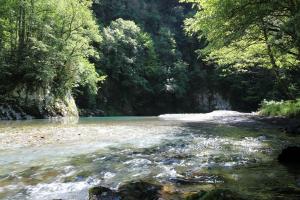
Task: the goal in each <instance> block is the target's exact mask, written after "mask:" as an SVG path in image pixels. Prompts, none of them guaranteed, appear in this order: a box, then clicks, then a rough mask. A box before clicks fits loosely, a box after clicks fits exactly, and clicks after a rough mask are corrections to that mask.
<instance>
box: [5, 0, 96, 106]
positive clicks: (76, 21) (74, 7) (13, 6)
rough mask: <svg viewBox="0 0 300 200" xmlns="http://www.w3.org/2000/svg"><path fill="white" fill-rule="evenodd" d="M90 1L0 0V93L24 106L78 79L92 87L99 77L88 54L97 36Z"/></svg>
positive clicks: (62, 92)
mask: <svg viewBox="0 0 300 200" xmlns="http://www.w3.org/2000/svg"><path fill="white" fill-rule="evenodd" d="M91 3H92V2H91V1H89V0H85V1H74V0H64V1H60V0H38V1H37V0H1V7H0V71H1V73H0V79H1V84H0V95H1V97H2V98H4V97H6V98H8V97H11V98H17V100H14V101H15V102H14V103H19V104H22V105H26V106H27V105H28V104H40V103H41V104H43V102H44V104H45V105H43V106H44V107H47V106H48V105H49V104H52V103H55V102H56V100H57V99H64V97H65V96H66V95H67V94H70V93H71V91H72V89H73V88H74V87H77V85H78V84H80V85H86V86H88V87H89V88H90V89H91V91H92V92H96V91H97V87H98V86H97V82H98V81H99V79H100V77H99V75H98V74H97V73H96V71H95V67H94V65H93V64H92V63H90V61H89V58H90V57H91V56H95V55H97V53H96V52H95V51H94V48H93V47H92V46H91V44H92V43H94V42H99V41H100V39H101V37H100V34H99V31H98V26H97V24H96V22H95V20H94V17H93V15H92V12H91V11H90V7H91ZM16 101H17V102H16ZM39 101H42V102H39ZM46 101H47V102H46ZM43 109H45V108H42V110H43ZM41 112H43V111H41Z"/></svg>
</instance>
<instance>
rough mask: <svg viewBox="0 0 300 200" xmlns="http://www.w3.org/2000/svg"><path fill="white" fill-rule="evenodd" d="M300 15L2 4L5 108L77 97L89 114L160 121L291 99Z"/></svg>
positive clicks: (279, 4)
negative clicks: (100, 112) (164, 115)
mask: <svg viewBox="0 0 300 200" xmlns="http://www.w3.org/2000/svg"><path fill="white" fill-rule="evenodd" d="M299 7H300V3H299V1H298V0H291V1H279V0H271V1H260V0H255V1H253V0H251V1H250V0H242V1H235V0H205V1H204V0H181V1H180V2H179V1H178V0H150V1H149V0H134V1H132V0H97V1H92V0H84V1H82V0H64V1H59V0H49V1H46V0H1V6H0V70H1V73H0V78H1V83H0V98H1V102H2V103H3V102H9V103H10V104H12V103H13V104H19V105H21V106H22V107H30V108H29V110H30V109H32V105H35V104H38V105H39V112H43V111H44V110H47V109H46V107H48V108H49V104H50V105H56V104H55V103H56V102H57V99H61V100H62V102H64V101H66V100H65V99H66V97H70V96H71V95H72V96H74V97H75V100H76V103H77V106H78V107H79V108H80V109H83V110H95V109H100V110H103V111H104V112H105V113H106V114H109V115H112V114H113V115H116V114H127V115H128V114H130V115H155V114H160V113H167V112H202V111H209V110H213V109H216V108H230V107H231V108H232V109H235V110H243V111H250V110H256V109H257V108H258V107H259V105H260V103H261V102H262V101H263V100H264V99H267V100H293V99H296V98H297V97H299V92H300V90H299V87H300V80H299V78H298V77H299V75H300V70H299V62H300V24H299V22H300V19H299V16H300V13H299ZM104 78H105V81H104ZM99 87H101V89H100V90H98V89H99ZM229 104H230V106H229ZM29 105H31V106H29ZM0 106H1V105H0ZM40 107H42V108H40ZM50 107H51V106H50Z"/></svg>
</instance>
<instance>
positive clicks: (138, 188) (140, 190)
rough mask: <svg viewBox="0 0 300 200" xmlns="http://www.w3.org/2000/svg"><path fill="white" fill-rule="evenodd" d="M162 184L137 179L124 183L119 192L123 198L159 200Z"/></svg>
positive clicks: (127, 199) (128, 199)
mask: <svg viewBox="0 0 300 200" xmlns="http://www.w3.org/2000/svg"><path fill="white" fill-rule="evenodd" d="M161 189H162V186H160V185H155V184H152V183H148V182H144V181H137V182H130V183H127V184H124V185H122V186H121V187H120V188H119V194H120V196H121V198H122V200H158V199H159V198H160V191H161Z"/></svg>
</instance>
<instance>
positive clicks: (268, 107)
mask: <svg viewBox="0 0 300 200" xmlns="http://www.w3.org/2000/svg"><path fill="white" fill-rule="evenodd" d="M260 113H261V114H262V115H266V116H281V117H282V116H283V117H288V118H300V99H297V100H289V101H264V102H263V103H262V106H261V108H260Z"/></svg>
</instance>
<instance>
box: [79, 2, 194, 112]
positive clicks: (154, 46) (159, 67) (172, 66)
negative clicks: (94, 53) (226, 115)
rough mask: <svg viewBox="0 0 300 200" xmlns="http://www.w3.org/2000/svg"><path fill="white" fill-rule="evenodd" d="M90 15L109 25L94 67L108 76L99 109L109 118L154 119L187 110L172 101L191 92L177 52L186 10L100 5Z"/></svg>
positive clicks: (151, 4) (186, 67) (145, 4)
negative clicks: (149, 117)
mask: <svg viewBox="0 0 300 200" xmlns="http://www.w3.org/2000/svg"><path fill="white" fill-rule="evenodd" d="M93 10H94V12H95V13H96V16H97V18H98V20H99V23H101V24H105V25H107V27H106V28H104V29H103V31H102V32H103V33H102V35H103V36H102V37H103V42H102V44H101V45H100V48H99V52H101V54H102V56H101V59H100V62H97V64H96V66H97V69H98V70H99V71H101V72H103V74H105V75H107V80H106V81H105V83H104V85H103V86H102V89H103V90H102V91H100V92H99V94H98V97H97V102H98V103H97V104H98V106H99V107H100V108H101V109H104V110H106V111H108V112H109V113H110V114H113V113H123V114H124V113H125V114H140V115H145V114H147V115H149V114H150V115H153V114H158V113H161V112H174V110H175V109H177V108H180V107H182V105H185V102H182V105H180V104H178V105H176V104H175V103H174V102H175V101H178V102H179V101H183V98H184V97H185V96H186V94H187V92H188V90H189V88H190V87H189V84H190V77H189V65H188V64H187V62H185V61H184V58H183V55H182V53H181V49H180V47H179V45H185V42H186V41H187V37H186V36H185V35H184V34H183V30H182V29H181V27H182V25H183V19H184V15H185V12H188V11H187V10H188V9H187V8H185V7H183V6H182V5H180V4H179V3H178V2H177V1H176V0H162V1H161V0H160V1H159V0H153V1H144V0H141V1H134V2H132V1H130V0H122V1H115V0H113V1H108V0H103V1H98V2H95V3H94V5H93ZM125 19H126V20H125ZM187 49H189V50H190V47H189V46H188V45H187ZM191 54H194V52H193V50H191ZM188 55H189V56H191V55H190V54H188ZM194 59H195V60H196V59H197V58H196V56H195V57H194ZM82 99H83V98H82V96H81V97H79V98H78V100H80V101H81V102H83V100H82Z"/></svg>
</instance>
